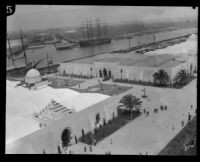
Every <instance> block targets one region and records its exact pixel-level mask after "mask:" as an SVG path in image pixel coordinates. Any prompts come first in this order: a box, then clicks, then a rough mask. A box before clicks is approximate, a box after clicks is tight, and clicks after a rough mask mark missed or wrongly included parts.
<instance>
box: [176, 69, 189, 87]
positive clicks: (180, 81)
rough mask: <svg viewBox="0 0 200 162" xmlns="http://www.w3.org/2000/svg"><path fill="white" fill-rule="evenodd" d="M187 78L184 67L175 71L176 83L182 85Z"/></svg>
mask: <svg viewBox="0 0 200 162" xmlns="http://www.w3.org/2000/svg"><path fill="white" fill-rule="evenodd" d="M186 80H187V72H186V70H185V69H181V70H180V71H178V72H177V74H176V76H175V82H176V83H177V84H178V85H184V84H185V82H186Z"/></svg>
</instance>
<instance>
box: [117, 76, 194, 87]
mask: <svg viewBox="0 0 200 162" xmlns="http://www.w3.org/2000/svg"><path fill="white" fill-rule="evenodd" d="M196 78H197V77H196V76H192V77H188V78H187V80H186V83H185V84H184V85H177V84H173V85H164V86H161V85H156V84H155V83H152V82H142V81H135V80H121V79H115V80H114V82H118V83H126V84H137V85H144V86H152V87H162V88H175V89H180V88H183V87H184V86H186V85H187V84H188V83H190V82H191V81H192V80H194V79H196Z"/></svg>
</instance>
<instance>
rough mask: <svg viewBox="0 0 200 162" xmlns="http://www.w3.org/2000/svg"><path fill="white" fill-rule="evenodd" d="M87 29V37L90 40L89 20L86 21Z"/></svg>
mask: <svg viewBox="0 0 200 162" xmlns="http://www.w3.org/2000/svg"><path fill="white" fill-rule="evenodd" d="M86 27H87V37H88V39H90V33H89V25H88V20H87V21H86Z"/></svg>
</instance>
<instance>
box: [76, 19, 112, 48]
mask: <svg viewBox="0 0 200 162" xmlns="http://www.w3.org/2000/svg"><path fill="white" fill-rule="evenodd" d="M81 29H82V37H83V38H82V39H81V40H79V45H80V46H81V47H87V46H94V45H98V44H107V43H111V40H112V38H111V37H108V36H107V25H106V24H105V23H100V20H99V18H97V20H96V23H92V21H87V22H86V24H83V25H82V27H81Z"/></svg>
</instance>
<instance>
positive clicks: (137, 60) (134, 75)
mask: <svg viewBox="0 0 200 162" xmlns="http://www.w3.org/2000/svg"><path fill="white" fill-rule="evenodd" d="M196 60H197V59H196V55H192V56H189V55H170V54H165V55H153V56H152V55H151V56H148V55H139V54H132V53H129V54H103V55H98V56H94V57H91V58H84V59H80V60H75V61H72V62H67V63H60V67H59V72H60V74H71V75H80V76H92V77H100V78H104V77H109V78H111V79H114V80H115V79H122V80H133V81H141V82H154V79H153V74H154V73H155V72H156V71H157V70H159V69H163V70H165V71H166V72H167V73H168V75H169V79H170V80H169V84H173V83H174V77H175V75H176V73H177V72H178V71H179V70H180V69H185V70H186V71H187V72H188V73H193V71H194V69H197V61H196Z"/></svg>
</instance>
